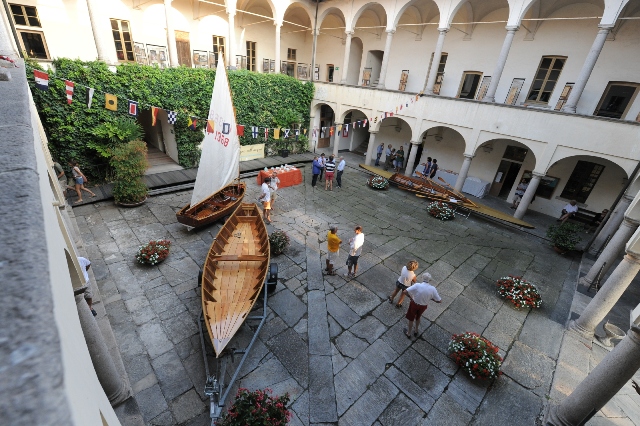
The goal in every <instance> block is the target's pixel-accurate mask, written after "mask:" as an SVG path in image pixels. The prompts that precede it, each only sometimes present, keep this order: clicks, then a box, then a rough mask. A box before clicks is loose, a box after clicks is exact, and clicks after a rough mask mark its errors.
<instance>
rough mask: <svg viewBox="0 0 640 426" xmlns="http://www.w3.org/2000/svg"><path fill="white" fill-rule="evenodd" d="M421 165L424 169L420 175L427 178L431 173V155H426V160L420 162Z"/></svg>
mask: <svg viewBox="0 0 640 426" xmlns="http://www.w3.org/2000/svg"><path fill="white" fill-rule="evenodd" d="M421 166H424V169H423V170H422V177H423V178H428V177H429V175H430V174H431V157H427V162H426V163H422V164H421Z"/></svg>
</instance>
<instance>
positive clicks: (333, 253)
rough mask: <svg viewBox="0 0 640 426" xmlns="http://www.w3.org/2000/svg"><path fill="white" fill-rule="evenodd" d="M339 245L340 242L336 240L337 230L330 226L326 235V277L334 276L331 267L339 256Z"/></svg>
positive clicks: (338, 239)
mask: <svg viewBox="0 0 640 426" xmlns="http://www.w3.org/2000/svg"><path fill="white" fill-rule="evenodd" d="M340 243H342V240H341V239H340V238H338V228H337V227H335V226H332V227H331V228H330V229H329V232H328V233H327V268H326V269H325V271H327V275H335V274H336V273H335V271H334V270H333V265H334V263H335V261H337V260H338V255H340Z"/></svg>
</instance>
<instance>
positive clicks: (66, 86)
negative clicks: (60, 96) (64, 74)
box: [64, 80, 75, 105]
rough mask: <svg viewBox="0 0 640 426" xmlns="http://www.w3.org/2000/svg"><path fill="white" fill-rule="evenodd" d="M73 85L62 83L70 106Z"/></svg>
mask: <svg viewBox="0 0 640 426" xmlns="http://www.w3.org/2000/svg"><path fill="white" fill-rule="evenodd" d="M74 86H75V84H74V83H73V81H69V80H65V81H64V91H65V93H66V94H67V103H68V104H69V105H71V101H72V100H73V88H74Z"/></svg>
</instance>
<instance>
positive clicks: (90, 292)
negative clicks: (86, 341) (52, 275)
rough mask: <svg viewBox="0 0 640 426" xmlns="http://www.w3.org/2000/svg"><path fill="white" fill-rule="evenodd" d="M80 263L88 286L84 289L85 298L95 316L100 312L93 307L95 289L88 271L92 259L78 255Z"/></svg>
mask: <svg viewBox="0 0 640 426" xmlns="http://www.w3.org/2000/svg"><path fill="white" fill-rule="evenodd" d="M78 263H80V268H82V275H83V276H84V282H85V285H86V286H87V289H86V290H85V291H84V300H85V301H86V302H87V305H89V309H90V310H91V313H92V314H93V316H94V317H95V316H96V315H98V313H97V312H96V310H95V309H93V289H92V288H91V280H90V279H89V272H88V271H89V268H90V267H91V261H89V259H87V258H86V257H78Z"/></svg>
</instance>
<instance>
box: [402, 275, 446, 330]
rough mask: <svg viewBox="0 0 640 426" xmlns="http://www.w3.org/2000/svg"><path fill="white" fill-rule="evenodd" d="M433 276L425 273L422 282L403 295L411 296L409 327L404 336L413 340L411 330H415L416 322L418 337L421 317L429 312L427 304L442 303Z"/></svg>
mask: <svg viewBox="0 0 640 426" xmlns="http://www.w3.org/2000/svg"><path fill="white" fill-rule="evenodd" d="M430 280H431V274H430V273H428V272H425V273H423V274H422V282H421V283H417V284H414V285H412V286H411V287H409V288H407V289H406V290H404V291H403V292H402V293H403V294H406V295H407V296H409V298H410V299H411V303H410V304H409V310H408V311H407V315H406V318H407V321H409V325H408V327H407V328H405V329H404V330H403V331H404V334H405V336H407V337H408V338H409V339H411V329H413V323H414V321H415V323H416V328H415V329H414V332H413V336H414V337H418V328H419V327H420V317H421V316H422V314H423V313H424V311H426V310H427V304H428V303H429V300H433V301H434V302H436V303H440V302H442V299H441V298H440V295H439V294H438V290H436V288H435V287H434V286H432V285H431V284H429V281H430Z"/></svg>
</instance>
